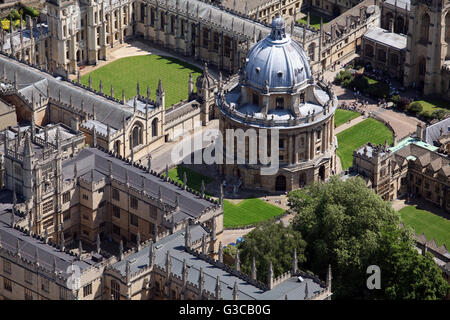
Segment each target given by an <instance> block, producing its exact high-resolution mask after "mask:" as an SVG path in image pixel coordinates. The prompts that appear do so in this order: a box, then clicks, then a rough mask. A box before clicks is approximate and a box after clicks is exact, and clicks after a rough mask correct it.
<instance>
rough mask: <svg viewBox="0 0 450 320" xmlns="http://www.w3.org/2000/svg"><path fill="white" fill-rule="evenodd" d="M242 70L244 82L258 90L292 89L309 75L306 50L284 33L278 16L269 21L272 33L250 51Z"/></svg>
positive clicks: (302, 82)
mask: <svg viewBox="0 0 450 320" xmlns="http://www.w3.org/2000/svg"><path fill="white" fill-rule="evenodd" d="M244 70H245V71H244V80H245V81H246V82H247V84H248V85H250V86H253V87H255V88H257V89H261V90H262V89H265V88H266V86H268V87H269V88H270V89H283V88H292V87H293V86H300V85H302V84H304V83H305V82H306V81H307V80H310V79H311V78H312V75H311V68H310V66H309V60H308V57H307V55H306V53H305V51H304V50H303V48H302V47H301V45H300V44H298V43H297V42H295V41H294V40H292V39H291V37H290V35H288V34H286V32H285V22H284V19H283V18H281V17H280V16H277V17H276V18H275V19H274V20H273V21H272V31H271V33H270V34H269V35H268V36H267V37H266V38H264V39H263V40H261V41H260V42H258V43H257V44H256V45H255V46H254V47H253V48H252V49H251V50H250V52H249V54H248V56H247V60H246V65H245V69H244ZM266 81H267V83H266Z"/></svg>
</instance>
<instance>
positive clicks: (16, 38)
mask: <svg viewBox="0 0 450 320" xmlns="http://www.w3.org/2000/svg"><path fill="white" fill-rule="evenodd" d="M40 28H42V35H43V36H47V34H48V33H49V32H48V31H49V30H48V26H47V24H44V23H40V24H38V25H36V26H34V27H33V37H34V39H35V40H36V39H37V38H39V37H40V32H41V31H40ZM22 38H23V44H24V45H25V46H26V45H27V44H31V32H30V29H26V30H23V31H22ZM13 44H14V46H15V47H14V49H15V50H17V48H16V46H20V31H14V32H13ZM3 49H4V50H10V49H11V35H10V33H8V32H6V33H5V44H4V45H3Z"/></svg>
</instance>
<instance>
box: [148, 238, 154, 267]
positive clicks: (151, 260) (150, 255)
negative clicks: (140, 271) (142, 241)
mask: <svg viewBox="0 0 450 320" xmlns="http://www.w3.org/2000/svg"><path fill="white" fill-rule="evenodd" d="M154 264H155V244H154V243H153V241H152V240H150V247H149V250H148V266H149V267H150V268H153V265H154Z"/></svg>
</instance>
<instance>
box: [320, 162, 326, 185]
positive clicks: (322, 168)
mask: <svg viewBox="0 0 450 320" xmlns="http://www.w3.org/2000/svg"><path fill="white" fill-rule="evenodd" d="M319 178H320V180H321V181H325V166H324V165H322V166H321V167H320V169H319Z"/></svg>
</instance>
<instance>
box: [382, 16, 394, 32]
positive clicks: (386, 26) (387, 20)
mask: <svg viewBox="0 0 450 320" xmlns="http://www.w3.org/2000/svg"><path fill="white" fill-rule="evenodd" d="M392 19H394V15H393V14H392V12H388V13H387V14H386V18H385V19H384V29H386V30H390V26H391V21H392Z"/></svg>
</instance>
